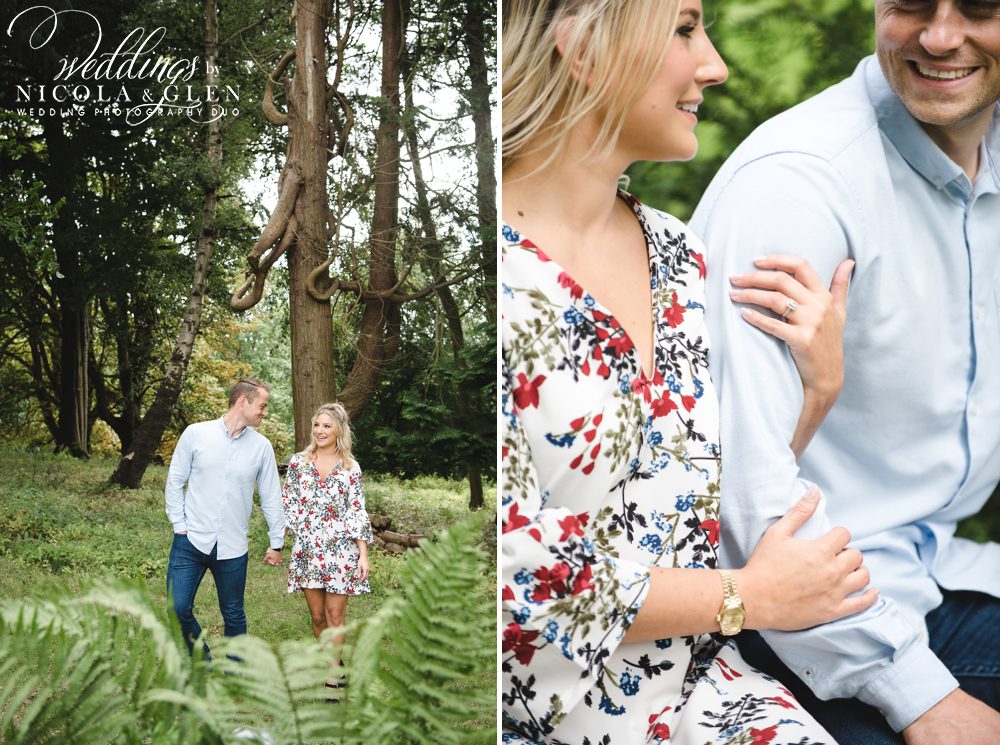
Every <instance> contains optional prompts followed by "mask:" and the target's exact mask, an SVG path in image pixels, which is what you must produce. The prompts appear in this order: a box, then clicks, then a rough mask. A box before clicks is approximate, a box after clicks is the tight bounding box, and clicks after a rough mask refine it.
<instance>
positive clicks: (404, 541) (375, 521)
mask: <svg viewBox="0 0 1000 745" xmlns="http://www.w3.org/2000/svg"><path fill="white" fill-rule="evenodd" d="M370 517H371V521H372V534H373V540H372V543H374V544H375V545H376V546H378V547H379V548H381V549H382V550H384V551H386V552H388V553H390V554H397V555H398V554H402V553H405V552H406V549H408V548H416V547H417V546H418V545H420V541H422V540H423V539H424V538H426V537H427V536H425V535H424V534H423V533H398V532H396V531H395V530H393V524H392V518H391V517H389V516H388V515H379V514H375V513H372V514H371V515H370Z"/></svg>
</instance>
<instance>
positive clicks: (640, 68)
mask: <svg viewBox="0 0 1000 745" xmlns="http://www.w3.org/2000/svg"><path fill="white" fill-rule="evenodd" d="M680 5H681V3H680V0H504V5H503V7H504V15H503V42H502V43H503V124H502V129H503V140H502V141H503V150H502V157H503V164H504V166H505V167H506V166H507V165H510V164H511V163H513V162H514V161H515V160H517V159H518V158H521V157H523V156H524V155H526V154H528V153H530V152H534V151H544V150H549V149H551V150H550V152H549V154H548V157H547V158H546V160H545V162H544V163H543V164H542V165H541V166H539V169H538V170H540V169H541V168H544V167H545V166H546V165H548V164H549V163H551V162H552V161H553V160H555V159H556V158H557V157H558V156H559V154H560V153H561V151H562V150H563V148H564V147H565V145H566V142H567V138H566V134H567V133H568V132H569V131H570V130H571V129H572V128H573V127H574V126H575V125H576V124H578V123H579V122H580V121H582V120H583V119H585V118H586V117H587V116H589V115H590V114H592V113H593V112H595V111H600V112H602V113H603V120H602V125H601V128H600V130H599V131H598V133H597V137H596V138H595V140H594V142H593V144H592V146H591V148H590V150H589V152H588V153H587V157H602V156H603V155H606V154H607V153H608V152H610V150H611V148H613V147H614V144H615V142H616V140H617V139H618V135H619V134H620V132H621V129H622V125H623V124H624V121H625V116H626V114H628V111H629V109H630V108H631V107H632V106H634V105H635V103H636V101H637V100H638V99H639V97H640V96H641V95H642V94H643V92H644V91H645V90H646V88H647V87H648V86H649V85H650V83H651V82H652V80H653V77H654V76H655V74H656V72H657V70H659V68H660V66H661V65H662V64H663V59H664V57H665V56H666V53H667V47H668V46H669V43H670V40H671V39H672V38H673V36H674V30H675V29H674V26H675V25H676V23H677V17H678V15H679V13H680ZM557 37H558V41H559V44H560V46H561V47H562V50H563V51H562V52H561V53H560V52H559V51H557V49H556V43H557ZM529 148H530V149H529Z"/></svg>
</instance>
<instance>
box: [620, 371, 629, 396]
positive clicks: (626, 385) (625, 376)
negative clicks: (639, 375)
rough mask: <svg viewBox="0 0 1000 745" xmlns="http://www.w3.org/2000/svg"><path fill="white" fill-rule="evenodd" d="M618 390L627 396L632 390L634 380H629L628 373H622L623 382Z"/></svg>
mask: <svg viewBox="0 0 1000 745" xmlns="http://www.w3.org/2000/svg"><path fill="white" fill-rule="evenodd" d="M618 390H619V391H621V392H622V393H624V394H626V395H628V392H629V391H630V390H632V380H631V379H630V378H629V376H628V373H622V377H621V380H620V381H619V382H618Z"/></svg>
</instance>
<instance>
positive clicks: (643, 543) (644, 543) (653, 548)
mask: <svg viewBox="0 0 1000 745" xmlns="http://www.w3.org/2000/svg"><path fill="white" fill-rule="evenodd" d="M662 545H663V543H662V541H661V540H660V536H658V535H656V534H655V533H646V535H644V536H643V537H642V540H640V541H639V546H640V547H642V548H644V549H646V550H647V551H649V553H651V554H654V555H657V554H659V553H660V547H661V546H662Z"/></svg>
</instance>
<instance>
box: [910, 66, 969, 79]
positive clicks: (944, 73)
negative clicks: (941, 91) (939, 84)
mask: <svg viewBox="0 0 1000 745" xmlns="http://www.w3.org/2000/svg"><path fill="white" fill-rule="evenodd" d="M975 69H976V68H974V67H963V68H962V69H961V70H932V69H931V68H929V67H924V66H923V65H921V64H917V72H919V73H920V74H921V75H923V76H924V77H925V78H932V79H934V80H956V79H958V78H964V77H966V76H968V75H971V74H972V72H973V71H974V70H975Z"/></svg>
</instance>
